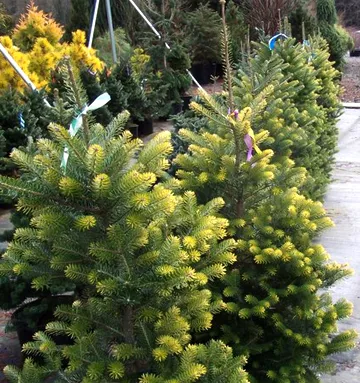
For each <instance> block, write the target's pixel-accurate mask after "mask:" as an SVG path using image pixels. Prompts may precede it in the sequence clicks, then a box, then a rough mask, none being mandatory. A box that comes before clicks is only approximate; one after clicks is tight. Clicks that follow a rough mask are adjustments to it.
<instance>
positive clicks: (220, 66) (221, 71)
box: [216, 64, 224, 78]
mask: <svg viewBox="0 0 360 383" xmlns="http://www.w3.org/2000/svg"><path fill="white" fill-rule="evenodd" d="M216 76H217V77H219V78H223V77H224V67H223V64H216Z"/></svg>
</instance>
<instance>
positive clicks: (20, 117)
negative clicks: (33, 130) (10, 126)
mask: <svg viewBox="0 0 360 383" xmlns="http://www.w3.org/2000/svg"><path fill="white" fill-rule="evenodd" d="M18 119H19V125H20V128H21V129H23V130H24V129H25V127H26V124H25V120H24V117H23V114H22V113H21V112H20V113H19V114H18Z"/></svg>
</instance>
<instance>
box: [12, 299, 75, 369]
mask: <svg viewBox="0 0 360 383" xmlns="http://www.w3.org/2000/svg"><path fill="white" fill-rule="evenodd" d="M73 300H74V297H73V296H71V295H60V296H50V297H47V298H40V299H36V300H35V301H32V302H30V303H26V304H23V305H22V306H20V307H19V308H18V309H17V310H16V311H14V313H13V314H12V316H11V324H12V326H13V327H14V329H15V330H16V332H17V335H18V338H19V343H20V346H21V348H22V346H23V345H24V344H25V343H27V342H31V341H33V336H34V334H35V333H36V332H38V331H44V330H45V328H46V325H47V324H48V323H49V322H51V321H53V320H55V316H54V312H55V309H56V307H57V306H59V305H61V304H71V303H72V302H73ZM37 311H39V312H38V313H37ZM52 339H53V340H54V341H55V343H57V344H59V345H64V344H71V343H72V341H71V339H70V337H68V336H66V335H56V336H52ZM34 359H36V361H37V362H39V363H41V362H42V357H41V356H39V357H34Z"/></svg>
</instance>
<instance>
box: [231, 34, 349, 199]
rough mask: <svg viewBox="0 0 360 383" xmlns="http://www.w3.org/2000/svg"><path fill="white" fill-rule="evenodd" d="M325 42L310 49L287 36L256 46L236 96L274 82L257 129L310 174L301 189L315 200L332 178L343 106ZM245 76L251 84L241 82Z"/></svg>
mask: <svg viewBox="0 0 360 383" xmlns="http://www.w3.org/2000/svg"><path fill="white" fill-rule="evenodd" d="M319 44H320V45H319ZM316 46H318V47H319V48H318V49H317V53H315V47H316ZM320 46H321V43H320V41H319V40H318V39H314V40H312V41H311V45H310V47H309V46H307V45H306V46H302V45H301V44H295V42H294V40H293V39H288V40H287V41H285V42H282V43H277V44H276V46H275V49H274V50H272V51H271V50H270V49H269V48H268V46H267V45H266V44H256V45H255V51H254V55H253V57H252V58H251V59H250V60H249V63H248V69H247V73H244V72H243V73H241V72H240V74H239V75H238V76H237V78H236V79H235V80H234V82H235V84H236V87H235V89H234V93H235V96H238V97H239V98H240V99H245V100H246V99H249V98H250V99H251V97H255V96H256V95H257V94H258V93H259V92H261V90H262V89H264V87H266V86H267V85H268V84H269V83H273V85H274V92H275V93H274V96H273V97H272V99H271V100H270V101H269V103H268V106H267V108H266V110H265V113H264V115H263V116H260V118H259V121H256V126H257V129H266V130H269V132H270V135H271V137H272V139H273V140H274V141H273V144H272V145H271V146H270V147H271V148H273V149H274V152H275V155H276V156H277V157H278V158H279V156H280V157H281V156H282V157H283V156H285V158H286V156H290V157H291V159H293V160H294V161H295V163H296V165H297V166H300V167H305V168H306V169H307V171H308V175H309V177H308V179H307V181H306V183H305V184H304V185H303V187H302V192H303V193H305V194H306V195H307V196H309V197H311V198H312V199H316V200H318V199H320V200H321V199H322V198H323V195H324V193H325V191H326V187H327V185H328V183H329V182H330V178H331V170H332V165H333V162H334V154H335V152H336V144H337V128H336V123H337V117H338V116H339V114H340V110H341V108H340V103H339V99H338V96H339V86H338V84H337V82H336V76H337V71H336V70H335V69H334V68H332V66H331V63H330V62H329V61H328V58H329V54H328V53H327V51H326V49H324V48H325V47H324V46H323V45H322V46H321V48H320ZM326 76H328V77H329V79H327V77H326ZM243 80H244V81H245V82H246V83H247V85H248V86H247V87H244V86H243V85H242V84H241V82H242V81H243ZM237 84H240V86H237ZM239 102H240V103H241V104H243V102H242V101H241V100H240V101H239ZM282 122H283V124H282Z"/></svg>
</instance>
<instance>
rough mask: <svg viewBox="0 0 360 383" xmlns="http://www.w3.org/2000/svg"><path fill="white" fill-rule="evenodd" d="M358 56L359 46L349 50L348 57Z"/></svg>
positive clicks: (359, 52)
mask: <svg viewBox="0 0 360 383" xmlns="http://www.w3.org/2000/svg"><path fill="white" fill-rule="evenodd" d="M359 56H360V48H359V49H354V50H353V51H350V57H359Z"/></svg>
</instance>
